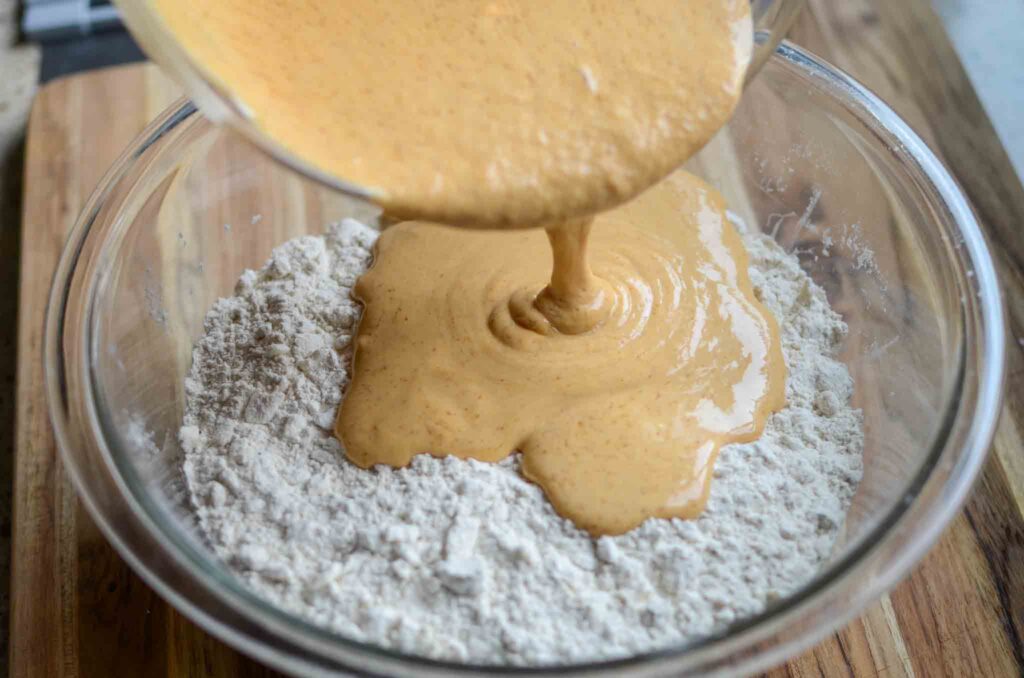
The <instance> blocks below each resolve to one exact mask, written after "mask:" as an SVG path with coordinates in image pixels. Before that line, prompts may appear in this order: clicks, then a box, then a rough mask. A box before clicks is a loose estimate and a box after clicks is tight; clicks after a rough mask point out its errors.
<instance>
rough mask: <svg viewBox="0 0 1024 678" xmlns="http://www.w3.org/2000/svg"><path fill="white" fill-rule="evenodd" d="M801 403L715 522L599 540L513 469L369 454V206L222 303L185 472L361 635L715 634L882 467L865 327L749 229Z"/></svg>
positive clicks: (233, 551) (753, 458) (462, 645)
mask: <svg viewBox="0 0 1024 678" xmlns="http://www.w3.org/2000/svg"><path fill="white" fill-rule="evenodd" d="M745 237H746V242H747V246H748V248H749V250H750V253H751V261H752V269H751V275H752V278H753V281H754V285H755V287H756V288H757V290H758V292H759V294H760V296H761V298H762V299H763V300H764V302H765V303H766V304H767V305H768V307H769V308H770V309H771V310H772V311H773V312H774V313H775V315H776V317H777V318H778V320H779V323H780V326H781V328H782V333H783V341H784V351H785V356H786V362H787V365H788V366H789V370H790V372H789V381H788V385H787V397H788V406H787V407H786V409H785V410H783V411H782V412H779V413H777V414H775V415H774V416H772V418H771V419H770V420H769V422H768V425H767V428H766V429H765V433H764V435H763V436H762V438H761V440H759V441H758V442H756V443H751V444H746V445H733V446H730V447H727V448H725V449H724V450H723V451H722V454H721V456H720V458H719V460H718V463H717V466H716V469H715V480H714V485H713V489H712V494H711V501H710V503H709V505H708V509H707V511H706V512H705V513H704V514H703V515H702V516H701V517H700V518H699V519H697V520H693V521H682V520H672V521H667V520H649V521H647V522H646V523H644V524H643V525H642V526H640V527H639V528H637V529H636V530H634V531H632V532H631V533H629V534H626V535H623V536H620V537H614V538H609V537H605V538H602V539H599V540H593V539H591V538H590V537H589V536H587V535H586V534H585V533H583V532H581V531H579V530H577V529H576V528H575V527H574V526H573V525H572V524H571V523H569V522H568V521H566V520H564V519H562V518H560V517H558V515H556V514H555V513H554V511H553V510H552V508H551V506H550V505H549V504H548V502H547V501H546V500H545V498H544V496H543V495H542V494H541V492H540V490H539V489H538V488H537V487H535V486H534V485H531V484H530V483H528V482H526V481H525V480H523V479H522V478H521V477H520V476H519V474H518V472H517V470H516V465H517V459H516V458H515V457H513V458H510V459H509V460H507V461H505V462H503V463H501V464H496V465H492V464H486V463H478V462H474V461H460V460H457V459H454V458H446V459H435V458H433V457H428V456H420V457H418V458H417V459H416V460H415V461H414V462H413V464H412V465H411V466H410V467H409V468H406V469H402V470H394V469H390V468H379V469H376V470H373V471H364V470H361V469H358V468H356V467H355V466H353V465H351V464H349V463H348V462H347V461H346V460H345V459H344V457H343V455H342V452H341V449H340V447H339V445H338V443H337V442H336V441H335V439H334V438H333V437H332V435H331V427H332V424H333V420H334V415H335V412H336V409H337V405H338V402H339V400H340V398H341V393H342V389H343V387H344V385H345V384H346V383H347V380H348V372H347V365H348V362H349V358H350V343H349V342H350V340H351V336H352V333H353V331H354V329H355V323H356V320H357V317H358V307H357V305H356V304H355V303H354V302H352V301H351V300H350V298H349V290H350V288H351V286H352V284H353V283H354V281H355V279H356V277H357V276H358V275H359V274H360V272H361V271H363V270H364V268H365V266H366V264H367V262H368V260H369V256H370V254H369V252H370V248H371V246H372V243H373V241H374V239H375V238H376V231H374V230H372V229H370V228H368V227H366V226H363V225H362V224H359V223H357V222H355V221H351V220H347V221H344V222H342V223H341V224H339V225H337V226H334V227H332V228H330V229H329V230H328V232H327V234H326V235H325V236H324V237H304V238H298V239H296V240H292V241H290V242H287V243H285V244H284V245H282V246H281V247H279V248H277V249H276V250H275V251H274V254H273V256H272V258H271V260H270V261H269V262H268V263H267V265H266V266H264V267H263V268H262V269H261V270H260V271H258V272H254V271H246V272H245V273H244V274H243V275H242V277H241V279H240V281H239V283H238V286H237V290H236V296H234V297H232V298H230V299H222V300H220V301H218V302H217V303H216V304H215V305H214V307H213V308H212V309H211V310H210V312H209V314H208V315H207V317H206V324H205V333H204V336H203V337H202V339H201V340H200V341H199V343H198V344H197V346H196V348H195V351H194V354H193V360H194V364H193V367H192V371H191V373H190V375H189V378H188V380H187V382H186V391H187V399H188V401H187V410H186V415H185V423H184V426H183V427H182V429H181V434H180V437H181V440H182V443H183V445H184V447H185V450H186V461H185V473H186V476H187V478H188V482H189V486H190V489H191V492H192V498H193V502H194V505H195V508H196V511H197V513H198V517H199V522H200V524H201V526H202V528H203V529H204V531H205V532H206V534H207V536H208V537H209V540H210V543H211V544H212V546H213V548H214V549H215V551H216V552H217V553H218V554H219V555H220V556H221V557H222V558H223V559H224V560H225V561H226V562H227V564H228V566H229V567H230V568H231V569H232V570H233V571H234V572H235V573H237V575H238V576H239V577H241V578H242V579H243V580H244V581H245V582H247V583H248V585H249V586H251V587H252V588H253V589H254V590H256V591H257V592H259V593H260V594H262V595H263V596H265V597H266V598H268V599H269V600H271V601H274V602H275V603H277V604H279V605H281V606H283V607H285V608H287V609H289V610H292V611H293V612H295V613H297V614H299V615H301V616H303V617H306V618H308V619H310V620H312V621H314V622H316V623H318V624H322V625H324V626H326V627H329V628H331V629H334V630H335V631H337V632H339V633H342V634H344V635H346V636H349V637H351V638H354V639H358V640H362V641H368V642H372V643H376V644H379V645H384V646H387V647H391V648H396V649H399V650H403V651H406V652H411V653H417V654H421V655H428V656H431V657H436V658H447V659H455V660H467V661H473V662H482V663H513V664H541V663H552V662H566V661H572V660H593V659H599V658H608V657H617V656H623V655H628V654H632V653H636V652H640V651H644V650H651V649H656V648H662V647H665V646H668V645H671V644H676V643H681V642H684V641H686V640H689V639H693V638H695V637H698V636H701V635H705V634H708V633H711V632H713V631H715V630H718V629H720V628H721V627H723V626H724V625H727V624H729V623H730V622H732V621H734V620H736V619H738V618H741V617H744V616H746V615H750V614H754V613H757V612H759V611H760V610H762V609H763V608H764V607H765V605H766V604H767V603H769V602H770V601H771V600H773V599H775V598H777V597H779V596H783V595H786V594H787V593H789V592H791V591H793V590H794V589H795V588H797V587H799V586H800V585H801V584H803V583H805V582H806V581H807V580H808V579H809V578H810V577H811V576H812V575H813V574H814V572H815V571H816V569H817V568H818V567H819V566H820V564H821V563H822V562H823V560H824V559H825V558H826V557H827V556H828V554H829V553H830V549H831V548H832V546H833V543H834V541H835V539H836V536H837V533H838V530H839V528H840V526H841V524H842V522H843V519H844V516H845V513H846V509H847V508H848V506H849V504H850V501H851V498H852V496H853V493H854V490H855V489H856V486H857V483H858V482H859V480H860V477H861V447H862V442H863V437H862V432H861V417H860V413H859V412H858V411H856V410H854V409H851V407H850V405H849V398H850V394H851V391H852V383H851V380H850V377H849V374H848V373H847V371H846V369H845V367H844V366H843V365H842V364H840V363H839V362H836V361H835V360H833V359H832V358H830V357H829V356H830V355H831V354H832V353H833V352H834V350H835V349H836V347H837V346H838V344H839V342H840V341H841V339H842V336H843V334H844V332H845V325H844V324H843V323H842V321H841V320H840V319H839V317H838V316H837V315H836V314H835V313H833V312H832V311H831V309H830V308H829V307H828V303H827V301H826V299H825V295H824V292H823V291H822V290H821V289H819V288H818V287H816V286H815V285H814V284H813V283H812V282H811V280H810V279H809V278H808V277H807V276H806V275H805V274H804V273H803V272H802V271H801V270H800V267H799V264H798V263H797V261H796V259H795V258H794V257H791V256H789V255H786V254H785V253H784V252H783V251H782V250H781V249H779V248H778V247H777V246H776V245H775V244H774V243H773V242H772V241H770V240H768V239H767V238H765V237H762V236H760V235H748V236H745Z"/></svg>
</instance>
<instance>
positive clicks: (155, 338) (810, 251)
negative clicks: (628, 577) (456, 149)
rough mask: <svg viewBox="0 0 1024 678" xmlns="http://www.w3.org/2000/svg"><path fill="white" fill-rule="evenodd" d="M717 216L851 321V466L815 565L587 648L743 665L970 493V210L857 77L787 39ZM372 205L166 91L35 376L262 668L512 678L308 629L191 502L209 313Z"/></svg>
mask: <svg viewBox="0 0 1024 678" xmlns="http://www.w3.org/2000/svg"><path fill="white" fill-rule="evenodd" d="M691 165H692V169H693V170H694V171H696V172H698V173H699V174H701V175H702V176H704V177H705V178H707V179H708V180H710V181H711V183H713V184H714V185H716V186H718V187H719V188H720V189H721V190H722V191H723V192H724V194H725V196H726V197H727V199H728V200H729V202H730V204H731V206H732V209H733V211H734V212H735V213H736V214H737V215H738V216H739V217H740V218H741V219H742V220H743V221H744V222H745V223H746V224H748V225H750V226H751V227H756V228H760V229H761V230H763V231H765V232H767V233H770V234H771V235H772V237H774V238H775V240H777V241H778V242H779V243H780V244H781V245H782V246H783V247H785V248H786V249H788V250H790V251H794V252H797V253H798V254H799V256H800V259H801V262H802V265H803V266H804V268H805V270H807V271H808V272H809V273H810V275H811V276H813V278H814V279H815V280H816V281H817V282H818V283H819V284H820V285H821V286H823V287H824V288H825V289H826V291H827V292H828V294H829V298H830V302H831V303H832V306H833V307H834V308H835V309H836V310H837V311H838V312H840V313H841V314H842V315H843V316H844V318H845V320H846V322H847V323H848V324H849V326H850V333H849V337H848V339H847V341H846V343H845V345H844V348H843V352H842V360H843V361H844V362H845V363H846V364H847V365H848V366H849V369H850V372H851V374H852V375H853V377H854V380H855V387H856V393H855V396H854V397H855V403H856V405H857V406H858V407H860V408H862V410H863V412H864V419H865V434H866V443H865V475H864V480H863V482H862V484H861V487H860V490H859V493H858V495H857V497H856V498H855V500H854V506H853V508H852V509H851V511H850V513H849V516H848V519H847V524H846V526H845V531H844V534H843V536H842V538H841V540H840V544H839V546H838V547H837V549H836V550H835V553H834V554H833V556H832V558H831V560H830V562H829V563H828V565H827V567H826V568H825V569H824V570H823V571H822V572H821V573H820V574H819V576H818V577H817V578H816V579H815V580H814V581H812V582H809V583H808V585H807V586H806V587H804V588H803V589H802V590H800V591H799V592H797V593H796V594H794V595H793V596H790V597H788V598H786V599H783V600H780V601H778V602H777V603H776V604H775V605H774V606H773V607H772V608H770V609H769V610H767V611H766V612H765V613H763V614H761V615H758V616H757V617H754V618H750V619H745V620H740V621H738V622H737V623H736V624H734V625H733V626H732V627H730V628H729V629H727V630H726V631H725V632H723V633H722V634H721V635H720V636H716V637H713V638H707V639H705V640H702V641H699V642H697V643H694V644H691V645H690V646H687V647H680V648H672V649H670V650H668V651H666V652H663V653H658V654H654V655H647V656H642V657H637V658H634V659H630V660H624V661H619V662H612V663H608V664H602V665H597V666H589V667H584V666H576V667H559V668H560V670H566V669H569V668H572V669H574V670H584V669H590V670H595V671H608V672H614V673H616V674H623V673H627V674H628V673H630V672H635V673H636V675H652V674H661V673H665V674H672V675H698V674H703V673H706V672H708V671H712V670H716V669H726V670H730V671H744V672H746V671H752V670H755V669H758V668H763V667H765V666H767V665H768V664H771V663H774V662H777V661H780V660H781V659H783V658H784V657H785V656H787V655H789V654H792V653H793V652H795V651H797V650H799V649H801V648H804V647H807V646H808V645H810V644H811V643H812V642H814V641H815V640H817V639H818V638H820V637H822V636H823V635H824V634H825V633H827V632H828V631H830V630H831V629H834V628H836V627H837V626H838V625H840V624H842V623H843V622H845V621H846V620H847V619H849V618H850V617H852V616H853V615H854V614H856V613H857V612H858V611H859V610H860V609H861V608H863V606H865V605H866V604H867V603H868V602H870V601H871V600H872V599H874V598H875V597H876V596H877V595H879V594H880V593H881V592H882V591H884V590H886V589H887V588H889V587H891V586H893V585H894V584H895V583H896V582H897V581H898V579H899V578H900V577H901V576H902V575H903V574H905V572H906V571H907V569H908V568H909V567H910V566H911V565H912V564H913V563H915V562H916V561H917V560H918V559H919V558H920V557H921V556H922V555H923V554H924V552H925V550H926V549H927V548H928V547H929V546H930V545H931V543H932V542H933V541H934V540H935V538H936V537H937V536H938V534H939V532H940V531H941V529H942V528H943V527H944V526H945V525H946V524H947V522H948V521H949V520H950V519H951V518H952V516H953V515H954V514H955V512H956V511H957V510H958V508H959V506H960V504H961V503H962V501H963V499H964V497H965V495H966V493H967V491H968V490H969V488H970V486H971V483H972V482H973V479H974V477H975V476H976V474H977V472H978V470H979V468H980V466H981V464H982V462H983V460H984V457H985V453H986V451H987V448H988V444H989V441H990V440H991V435H992V431H993V427H994V424H995V420H996V417H997V414H998V409H999V403H1000V389H1001V383H1002V381H1001V380H1002V370H1003V343H1002V342H1003V315H1002V307H1001V302H1000V298H999V289H998V286H997V284H996V280H995V274H994V271H993V267H992V262H991V260H990V258H989V255H988V253H987V251H986V248H985V244H984V239H983V236H982V235H981V232H980V230H979V227H978V224H977V222H976V221H975V219H974V216H973V215H972V213H971V210H970V208H969V206H968V205H967V203H966V202H965V200H964V198H963V197H962V195H961V194H960V192H959V190H958V189H957V187H956V185H955V183H954V182H953V180H952V179H951V177H950V175H949V174H948V173H947V172H946V170H945V169H944V168H943V167H942V166H941V164H940V163H939V162H938V161H937V160H936V158H935V157H934V156H933V155H932V154H931V153H930V152H929V151H928V150H927V148H926V147H925V146H924V144H923V143H922V142H921V141H920V139H918V137H916V136H915V135H914V134H913V133H912V132H911V131H910V130H909V129H908V128H907V127H906V126H905V124H904V123H902V122H901V121H900V120H899V118H898V117H896V115H895V114H894V113H893V112H892V111H891V110H890V109H888V108H887V107H886V106H884V104H882V103H881V102H879V101H878V100H877V99H875V98H874V97H873V96H872V95H870V94H869V93H868V92H866V91H865V90H864V89H862V88H861V87H860V86H859V85H857V84H856V83H854V82H853V81H851V80H850V79H848V78H846V77H845V76H842V75H840V74H838V73H837V72H835V71H834V70H832V69H831V68H829V67H828V66H826V65H824V64H822V63H821V62H819V61H817V60H815V59H814V58H813V57H811V56H809V55H807V54H806V53H804V52H802V51H800V50H798V49H796V48H793V47H789V46H783V47H782V48H781V49H780V50H779V52H778V53H777V55H776V56H775V57H774V58H773V59H772V60H771V61H770V62H769V63H768V64H767V66H766V67H765V69H764V70H763V72H762V74H761V76H760V77H759V78H757V80H755V81H754V82H753V83H752V84H751V86H750V88H749V90H748V92H747V95H746V96H745V98H744V100H743V102H742V104H741V106H740V109H739V111H738V112H737V114H736V116H735V119H734V120H733V121H732V122H731V123H730V125H729V126H728V127H727V128H726V129H725V130H724V131H723V132H722V133H721V134H720V135H719V136H718V137H716V138H715V140H714V141H713V142H712V143H711V144H710V145H709V146H708V147H707V148H706V149H705V150H704V151H703V152H702V153H701V154H700V155H699V156H698V157H696V158H695V159H694V160H693V161H692V163H691ZM375 215H376V210H375V209H374V208H372V207H370V206H368V205H366V204H365V203H362V202H360V201H358V200H354V199H352V198H350V197H346V196H344V195H342V194H339V193H337V192H334V191H332V190H330V189H328V188H326V187H325V186H323V185H322V184H320V183H318V182H316V181H313V180H310V179H309V178H307V177H304V176H303V175H301V174H298V173H295V172H293V171H291V170H289V169H288V168H287V167H285V166H283V165H282V164H280V163H278V162H276V161H275V160H273V159H272V158H270V157H268V156H267V155H266V154H265V153H264V152H263V151H261V150H259V149H258V148H256V147H255V146H253V145H252V144H250V143H249V142H247V141H246V140H245V139H244V138H243V137H242V136H240V135H238V134H236V133H233V132H231V131H230V130H228V129H226V128H223V127H218V126H216V125H214V124H212V123H210V122H209V121H208V120H207V119H205V118H203V117H202V116H200V115H198V114H197V113H196V112H195V110H194V108H192V107H191V106H190V105H188V104H184V103H183V104H181V105H179V106H178V107H176V108H175V109H173V110H171V111H169V112H168V113H166V114H165V115H164V116H163V117H162V118H161V119H159V120H158V121H156V122H155V123H154V124H153V125H152V126H151V127H150V128H149V129H148V130H147V131H146V132H145V133H144V134H143V136H142V137H141V138H140V139H139V141H138V143H137V144H136V145H135V146H134V147H133V148H131V149H129V150H128V151H127V152H126V154H125V156H124V157H123V158H122V159H121V160H120V161H119V162H118V164H117V165H116V166H115V167H114V168H113V169H112V170H111V172H110V174H109V175H108V177H107V178H106V179H105V181H104V182H103V184H102V185H101V187H100V189H98V192H97V194H96V195H94V196H93V198H92V200H91V201H90V203H89V205H88V207H87V209H86V210H85V212H84V213H83V216H82V218H81V220H80V222H79V223H78V225H77V226H76V228H75V230H74V232H73V233H72V236H71V238H70V240H69V244H68V248H67V250H66V252H65V254H64V257H63V259H62V261H61V264H60V267H59V269H58V272H57V276H56V279H55V285H54V289H53V293H52V297H51V305H50V309H49V314H48V318H47V330H46V360H47V364H46V377H47V392H48V394H49V398H50V405H51V411H52V417H53V421H54V425H55V430H56V432H57V437H58V441H59V444H60V448H61V451H62V455H63V459H64V462H65V464H66V466H67V468H68V469H69V471H70V473H71V476H72V478H73V479H74V482H75V484H76V486H77V488H78V490H79V492H80V494H81V495H82V497H83V500H84V502H85V504H86V506H87V507H88V509H89V511H90V512H91V514H92V515H93V516H94V517H95V519H96V521H97V523H98V524H99V525H100V527H101V528H102V529H103V531H104V533H105V534H106V535H107V537H108V538H109V539H110V540H111V541H112V542H113V543H114V545H115V546H116V547H117V548H118V550H119V551H120V552H121V553H122V555H124V557H125V558H126V559H127V560H128V562H129V563H130V564H131V565H132V566H133V567H134V568H135V569H136V570H137V571H138V572H140V574H142V575H143V576H144V577H145V578H146V580H147V581H148V582H149V583H150V584H151V585H152V586H153V587H154V588H155V589H156V590H157V591H158V593H160V594H161V595H162V596H164V597H165V598H167V599H169V600H170V602H172V603H173V604H175V605H176V606H177V607H179V608H180V609H182V610H183V611H184V612H185V613H186V614H188V615H189V616H190V617H192V618H193V619H195V620H197V621H198V622H199V623H200V624H202V625H203V626H204V627H206V628H207V629H209V630H210V631H212V632H213V633H215V634H216V635H218V636H220V637H221V638H223V639H225V640H227V641H228V642H230V643H232V644H234V645H235V646H237V647H239V648H240V649H242V650H244V651H245V652H247V653H249V654H251V655H253V656H255V657H258V658H260V659H262V660H264V661H266V662H269V663H271V664H273V665H275V666H278V667H281V668H284V669H288V670H292V671H299V672H303V673H309V672H313V671H315V672H326V673H333V672H341V671H343V670H344V669H345V668H346V667H358V668H359V669H361V670H363V671H379V672H386V673H399V674H405V675H440V674H443V673H450V672H472V671H487V672H515V671H512V670H510V669H500V670H499V669H493V668H491V669H486V668H483V667H467V666H463V665H454V664H443V663H437V662H429V661H424V660H421V659H419V658H416V657H410V656H404V655H400V654H397V653H392V652H386V651H383V650H380V649H378V648H373V647H369V646H366V645H362V644H360V643H357V642H354V641H351V640H349V639H346V638H342V637H340V636H336V635H332V634H330V633H328V632H326V631H323V630H321V629H318V628H315V627H313V626H311V625H309V624H308V623H306V622H304V621H302V620H300V619H297V618H295V617H293V616H292V615H290V614H288V613H286V612H284V611H282V610H279V609H276V608H273V607H271V606H270V605H268V604H267V603H265V602H263V601H262V600H260V599H258V598H257V597H255V596H254V595H253V594H251V593H250V592H249V591H248V590H247V589H246V588H245V587H244V586H243V585H242V584H241V583H240V582H239V581H237V580H235V579H234V578H233V577H232V576H231V575H230V574H229V573H228V572H227V570H226V569H225V567H224V566H223V565H222V564H221V563H220V562H219V561H218V560H217V559H216V558H215V557H214V556H213V555H212V554H211V553H210V552H209V550H208V549H207V548H206V546H205V544H204V542H203V539H202V536H201V535H200V534H199V533H198V531H197V530H196V526H195V524H194V522H193V520H192V517H191V512H190V509H189V506H188V505H187V493H186V491H185V488H184V486H183V480H182V474H181V469H180V460H181V454H182V453H181V450H180V447H179V445H178V441H177V437H176V433H177V429H178V426H179V424H180V419H181V414H182V405H183V378H184V376H185V374H186V371H187V370H188V368H189V365H190V356H191V347H192V343H193V341H194V340H195V339H196V338H197V337H198V336H199V335H200V333H201V330H202V323H203V317H204V315H205V313H206V311H207V309H208V308H209V307H210V305H211V304H212V303H214V302H215V301H216V300H217V299H218V298H219V297H222V296H225V295H229V294H231V291H232V289H233V286H234V282H235V280H236V279H237V278H238V276H239V274H240V273H241V272H242V271H243V270H244V269H245V268H255V267H258V266H260V265H261V264H262V263H263V262H264V261H265V259H266V258H267V256H268V254H269V253H270V250H271V249H272V248H273V247H274V246H275V245H277V244H279V243H281V242H283V241H285V240H287V239H289V238H293V237H296V236H300V235H303V234H307V233H314V234H316V233H320V232H321V231H322V229H323V228H324V226H325V225H326V224H327V223H329V222H332V221H336V220H339V219H341V218H343V217H346V216H355V217H357V218H360V219H373V218H374V217H375Z"/></svg>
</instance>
